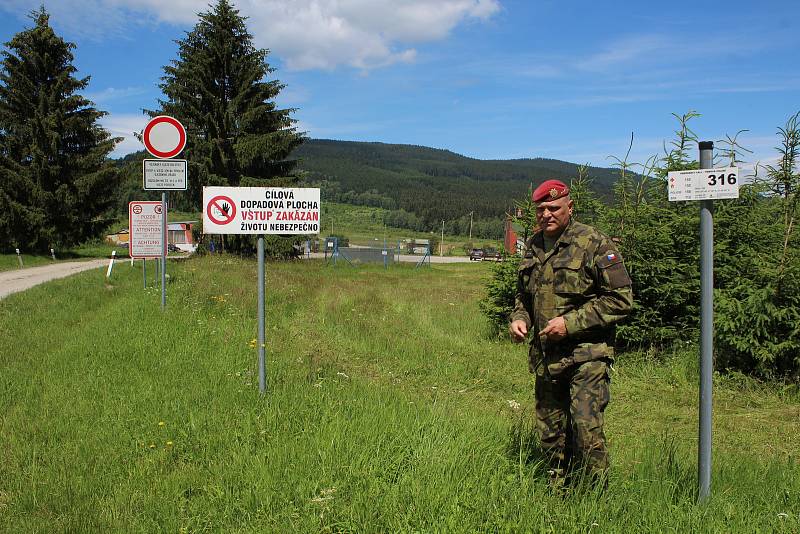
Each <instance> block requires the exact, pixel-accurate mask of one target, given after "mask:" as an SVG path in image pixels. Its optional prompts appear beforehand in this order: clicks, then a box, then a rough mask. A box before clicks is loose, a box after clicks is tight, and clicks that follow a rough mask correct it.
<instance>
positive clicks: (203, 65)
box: [151, 0, 303, 256]
mask: <svg viewBox="0 0 800 534" xmlns="http://www.w3.org/2000/svg"><path fill="white" fill-rule="evenodd" d="M199 18H200V20H199V22H198V23H197V24H196V25H195V27H194V28H193V29H192V30H191V31H190V32H188V33H187V34H186V37H185V38H183V39H181V40H179V41H178V46H179V49H178V58H177V59H176V60H174V61H173V62H172V64H171V65H167V66H165V67H164V73H165V75H164V77H163V78H162V80H163V83H162V84H161V90H162V91H163V92H164V95H166V99H165V100H162V101H160V104H161V110H160V111H158V112H151V114H152V115H155V114H161V113H164V114H167V115H171V116H173V117H176V118H177V119H178V120H180V121H181V122H182V123H183V124H184V125H185V126H186V129H187V143H186V150H185V153H184V155H185V157H186V159H188V161H189V174H190V175H191V176H192V179H191V180H189V189H188V190H187V191H186V192H185V193H175V198H176V202H177V207H178V208H180V209H185V210H195V211H196V210H199V209H200V204H201V200H202V198H201V197H202V189H203V186H212V185H227V186H242V187H270V186H271V187H285V186H289V185H292V184H293V183H295V182H296V181H297V176H293V175H292V171H293V169H294V168H295V166H296V164H297V161H296V160H294V159H289V158H288V156H289V154H290V153H291V152H292V151H293V150H294V149H295V148H297V146H299V145H300V144H301V143H302V142H303V136H302V135H301V134H299V133H298V132H297V130H296V128H295V127H294V123H295V120H294V119H292V118H291V113H292V112H293V111H294V110H293V109H279V108H278V107H277V106H276V104H275V98H276V97H277V96H278V94H279V93H280V91H281V90H282V89H283V87H284V86H283V84H281V83H280V82H279V81H278V80H275V79H269V78H270V77H271V75H272V74H273V73H274V71H275V69H273V68H272V67H270V66H269V64H268V63H267V61H266V59H267V54H268V51H267V50H265V49H257V48H255V46H254V45H253V36H252V35H251V34H250V33H249V32H248V30H247V26H246V25H245V19H244V17H242V16H241V15H239V11H238V10H236V9H235V8H234V7H233V6H232V5H231V3H230V2H229V1H228V0H218V1H217V2H216V3H215V4H214V5H213V6H210V9H209V11H207V12H204V13H200V15H199ZM268 242H269V243H270V246H272V245H274V246H277V247H278V249H277V250H275V251H274V253H275V254H276V255H278V256H284V255H286V254H288V253H289V251H290V249H291V248H292V247H291V243H288V241H286V240H285V239H284V240H277V239H274V238H270V239H268ZM294 242H295V243H296V242H298V240H295V241H294ZM228 244H229V246H230V247H231V250H238V251H242V252H244V251H246V250H253V249H255V238H254V237H252V236H235V237H232V238H230V239H229V240H228Z"/></svg>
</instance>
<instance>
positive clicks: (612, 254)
mask: <svg viewBox="0 0 800 534" xmlns="http://www.w3.org/2000/svg"><path fill="white" fill-rule="evenodd" d="M606 258H608V261H614V260H616V259H617V255H616V254H614V253H613V252H612V253H611V254H609V255H608V256H606Z"/></svg>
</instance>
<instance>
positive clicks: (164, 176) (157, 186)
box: [142, 159, 188, 191]
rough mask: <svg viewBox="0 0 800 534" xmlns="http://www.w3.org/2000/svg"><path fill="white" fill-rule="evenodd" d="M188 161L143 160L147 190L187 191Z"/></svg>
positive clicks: (143, 172)
mask: <svg viewBox="0 0 800 534" xmlns="http://www.w3.org/2000/svg"><path fill="white" fill-rule="evenodd" d="M187 167H188V165H187V163H186V160H185V159H145V160H142V174H143V176H144V188H145V190H146V191H149V190H156V191H185V190H186V184H187V181H186V175H187Z"/></svg>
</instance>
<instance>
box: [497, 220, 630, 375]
mask: <svg viewBox="0 0 800 534" xmlns="http://www.w3.org/2000/svg"><path fill="white" fill-rule="evenodd" d="M632 305H633V291H632V290H631V279H630V276H629V275H628V271H627V270H626V269H625V265H624V264H623V262H622V257H621V256H620V254H619V252H617V250H616V248H615V247H614V244H613V243H612V242H611V240H610V239H609V238H608V237H606V236H604V235H603V234H601V233H600V232H598V231H597V230H595V229H594V228H592V227H591V226H588V225H585V224H582V223H579V222H577V221H571V222H570V223H569V225H568V226H567V227H566V228H565V229H564V232H563V233H562V234H561V237H559V238H558V240H557V241H556V243H555V244H554V245H553V248H552V250H551V251H550V252H549V253H545V251H544V240H543V235H542V232H537V233H535V234H534V235H533V237H531V238H530V239H529V240H528V242H527V243H526V247H525V255H524V257H523V259H522V261H521V262H520V266H519V274H518V278H517V295H516V302H515V306H514V311H513V312H512V313H511V321H516V320H522V321H525V324H526V325H527V326H528V331H529V332H530V335H531V350H530V362H529V363H530V370H531V372H537V369H538V368H539V367H540V365H539V364H540V363H542V361H544V363H545V366H541V367H542V369H544V368H545V367H546V368H547V370H548V371H549V372H550V374H552V375H556V374H558V373H560V372H562V371H563V370H565V369H567V368H569V367H571V366H572V365H574V364H576V363H581V362H584V361H589V360H593V359H600V358H608V359H611V358H613V355H614V352H613V341H614V324H615V323H617V322H618V321H620V320H621V319H623V318H625V316H626V315H627V314H628V313H629V312H630V310H631V306H632ZM558 316H563V317H564V322H565V324H566V327H567V337H566V338H565V339H563V340H561V341H559V342H557V343H553V342H548V341H546V340H544V339H540V338H539V336H538V335H536V334H537V333H538V332H540V331H541V330H542V329H543V328H544V327H545V326H546V325H547V322H548V321H549V320H550V319H553V318H555V317H558ZM542 369H540V370H539V371H538V372H540V373H541V372H542Z"/></svg>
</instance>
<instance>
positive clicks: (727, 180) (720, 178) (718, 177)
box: [708, 173, 736, 185]
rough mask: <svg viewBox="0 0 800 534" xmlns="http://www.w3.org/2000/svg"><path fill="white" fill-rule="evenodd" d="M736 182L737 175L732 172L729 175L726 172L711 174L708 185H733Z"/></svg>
mask: <svg viewBox="0 0 800 534" xmlns="http://www.w3.org/2000/svg"><path fill="white" fill-rule="evenodd" d="M735 183H736V175H735V174H734V173H731V174H729V175H727V176H725V174H724V173H723V174H709V175H708V185H725V184H728V185H733V184H735Z"/></svg>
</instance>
